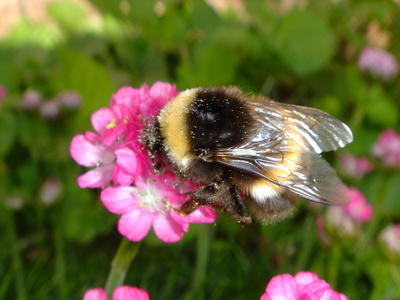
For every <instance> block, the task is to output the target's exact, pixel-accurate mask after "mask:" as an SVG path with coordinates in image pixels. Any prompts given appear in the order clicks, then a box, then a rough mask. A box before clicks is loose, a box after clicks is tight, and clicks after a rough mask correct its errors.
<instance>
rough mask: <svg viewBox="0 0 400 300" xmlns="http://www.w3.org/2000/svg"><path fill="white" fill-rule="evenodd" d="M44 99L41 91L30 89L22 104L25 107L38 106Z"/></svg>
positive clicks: (23, 97)
mask: <svg viewBox="0 0 400 300" xmlns="http://www.w3.org/2000/svg"><path fill="white" fill-rule="evenodd" d="M41 99H42V96H41V95H40V93H39V92H38V91H36V90H33V89H28V90H26V91H25V92H24V94H23V96H22V102H21V106H22V108H24V109H31V108H36V107H38V106H39V103H40V101H41Z"/></svg>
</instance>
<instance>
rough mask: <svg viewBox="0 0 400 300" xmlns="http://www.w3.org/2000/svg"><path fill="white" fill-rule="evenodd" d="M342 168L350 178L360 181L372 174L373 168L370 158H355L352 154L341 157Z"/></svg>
mask: <svg viewBox="0 0 400 300" xmlns="http://www.w3.org/2000/svg"><path fill="white" fill-rule="evenodd" d="M340 168H341V170H342V172H343V173H344V174H346V175H347V176H349V177H352V178H355V179H360V178H361V177H363V176H364V175H365V174H368V173H370V172H372V170H373V166H372V164H371V162H370V161H369V160H368V158H366V157H364V156H362V157H354V156H353V155H351V154H350V153H345V154H343V156H342V157H341V161H340Z"/></svg>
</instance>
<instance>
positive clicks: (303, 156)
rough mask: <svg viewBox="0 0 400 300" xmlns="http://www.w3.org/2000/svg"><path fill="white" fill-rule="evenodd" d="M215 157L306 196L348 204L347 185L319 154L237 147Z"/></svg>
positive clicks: (218, 153)
mask: <svg viewBox="0 0 400 300" xmlns="http://www.w3.org/2000/svg"><path fill="white" fill-rule="evenodd" d="M249 152H251V153H249ZM212 156H213V159H214V160H215V161H218V162H219V163H221V164H223V165H226V166H229V167H233V168H235V169H240V170H243V171H246V172H248V173H251V174H253V175H256V176H259V177H262V178H264V179H266V180H268V181H270V182H272V183H275V184H276V185H278V186H280V187H282V188H284V189H285V190H287V191H290V192H292V193H295V194H297V195H299V196H301V197H304V198H306V199H309V200H312V201H316V202H321V203H327V204H340V205H343V204H347V203H348V197H347V189H346V187H345V185H344V184H343V183H342V182H341V181H340V179H339V178H338V177H337V175H336V171H335V170H334V169H333V168H332V167H331V166H330V165H329V164H328V163H327V162H326V161H325V160H324V159H322V158H321V157H319V155H318V154H317V153H313V152H280V153H277V152H276V151H271V152H263V153H260V152H258V151H257V150H256V151H255V150H254V149H242V148H240V149H239V148H237V149H230V150H223V151H217V152H213V154H212Z"/></svg>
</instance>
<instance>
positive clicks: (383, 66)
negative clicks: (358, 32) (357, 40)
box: [358, 46, 399, 80]
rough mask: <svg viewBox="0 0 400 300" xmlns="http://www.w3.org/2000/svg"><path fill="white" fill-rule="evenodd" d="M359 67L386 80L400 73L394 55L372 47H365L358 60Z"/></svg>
mask: <svg viewBox="0 0 400 300" xmlns="http://www.w3.org/2000/svg"><path fill="white" fill-rule="evenodd" d="M358 67H359V68H360V69H361V70H363V71H369V72H371V73H372V74H374V75H375V76H377V77H380V78H382V79H384V80H387V79H390V78H392V77H394V76H396V75H397V73H398V72H399V64H398V62H397V60H396V58H395V57H394V56H393V55H391V54H390V53H389V52H387V51H385V50H382V49H378V48H374V47H371V46H367V47H365V48H364V50H363V51H362V52H361V54H360V57H359V59H358Z"/></svg>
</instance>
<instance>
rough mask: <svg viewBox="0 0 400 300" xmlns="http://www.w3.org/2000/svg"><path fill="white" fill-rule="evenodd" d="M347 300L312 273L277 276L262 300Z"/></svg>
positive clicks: (268, 286) (270, 283)
mask: <svg viewBox="0 0 400 300" xmlns="http://www.w3.org/2000/svg"><path fill="white" fill-rule="evenodd" d="M286 299H288V300H289V299H290V300H317V299H323V300H346V299H348V298H347V297H346V296H345V295H343V294H340V293H338V292H336V291H334V290H332V289H331V287H330V285H329V284H328V283H327V282H325V281H324V280H321V279H319V278H318V276H317V274H315V273H312V272H299V273H297V274H296V275H295V276H292V275H290V274H282V275H278V276H275V277H273V278H272V279H271V281H270V282H269V283H268V285H267V287H266V288H265V294H263V295H262V296H261V300H286Z"/></svg>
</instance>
